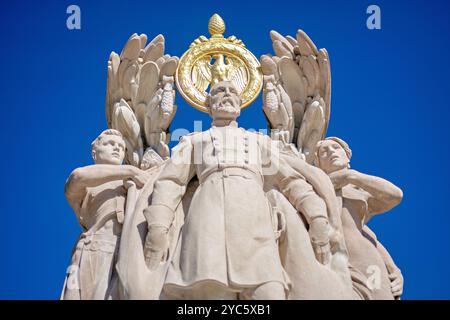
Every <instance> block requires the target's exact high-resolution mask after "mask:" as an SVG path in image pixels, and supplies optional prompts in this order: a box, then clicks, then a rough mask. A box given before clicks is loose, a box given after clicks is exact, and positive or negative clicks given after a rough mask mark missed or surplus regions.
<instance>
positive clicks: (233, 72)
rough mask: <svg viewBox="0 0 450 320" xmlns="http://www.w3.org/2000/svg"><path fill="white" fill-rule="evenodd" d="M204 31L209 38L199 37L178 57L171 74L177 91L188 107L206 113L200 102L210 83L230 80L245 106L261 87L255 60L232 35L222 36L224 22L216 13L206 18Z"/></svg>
mask: <svg viewBox="0 0 450 320" xmlns="http://www.w3.org/2000/svg"><path fill="white" fill-rule="evenodd" d="M208 31H209V33H210V34H211V38H210V39H208V38H206V37H204V36H200V37H199V38H197V39H196V40H195V41H194V42H192V44H191V45H190V46H189V49H188V50H187V51H186V52H185V53H184V54H183V56H182V57H181V58H180V61H179V63H178V68H177V71H176V74H175V82H176V84H177V87H178V91H179V92H180V94H181V95H182V96H183V98H184V99H185V100H186V101H187V102H188V103H189V104H190V105H191V106H193V107H195V108H197V109H198V110H200V111H203V112H207V111H208V110H207V109H206V108H205V106H204V103H205V99H206V95H207V93H208V90H209V88H210V86H212V85H214V84H215V83H217V82H220V81H224V80H228V81H232V82H233V83H234V85H235V86H236V88H237V90H238V93H239V95H240V97H241V99H242V105H241V108H245V107H247V106H248V105H249V104H250V103H252V102H253V101H254V100H255V99H256V97H257V96H258V94H259V92H260V91H261V88H262V82H263V81H262V80H263V77H262V72H261V66H260V64H259V61H258V59H256V57H255V56H254V55H253V54H252V53H251V52H250V51H249V50H248V49H246V48H245V45H244V43H243V42H242V41H241V40H239V39H237V38H236V37H235V36H231V37H228V38H224V36H223V33H224V32H225V23H224V21H223V20H222V18H221V17H220V16H219V15H218V14H214V15H213V16H212V17H211V18H210V19H209V24H208Z"/></svg>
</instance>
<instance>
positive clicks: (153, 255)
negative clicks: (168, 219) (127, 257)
mask: <svg viewBox="0 0 450 320" xmlns="http://www.w3.org/2000/svg"><path fill="white" fill-rule="evenodd" d="M168 249H169V234H168V229H167V228H166V227H163V226H150V227H149V230H148V233H147V237H146V239H145V245H144V258H145V264H146V265H147V267H148V268H149V269H150V270H155V269H156V268H157V267H158V266H159V264H160V263H161V262H162V261H164V260H165V259H166V257H167V252H168Z"/></svg>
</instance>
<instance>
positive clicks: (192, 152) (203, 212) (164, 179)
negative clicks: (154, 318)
mask: <svg viewBox="0 0 450 320" xmlns="http://www.w3.org/2000/svg"><path fill="white" fill-rule="evenodd" d="M205 106H206V107H207V108H208V110H209V113H210V115H211V117H212V118H213V122H212V127H211V128H210V129H209V130H207V131H204V132H198V133H193V134H190V135H188V136H185V137H183V138H182V139H181V140H180V142H179V144H178V145H177V146H176V147H175V148H174V149H173V153H172V157H171V159H170V160H169V161H168V163H167V164H166V166H165V168H164V169H163V171H162V173H161V175H160V177H159V178H158V180H157V182H156V183H155V187H154V191H153V195H152V198H151V206H150V207H148V208H147V209H146V210H145V212H144V215H145V217H146V219H147V222H148V227H149V232H148V235H147V238H146V243H145V249H144V251H145V258H146V263H147V265H148V266H149V268H150V269H155V268H157V267H158V265H160V263H162V261H164V260H165V258H164V257H166V256H168V252H167V251H168V247H169V236H168V230H169V228H170V226H171V224H172V223H173V219H174V212H175V210H176V208H177V207H178V205H179V204H180V202H181V200H182V197H183V195H184V193H185V192H186V188H187V185H188V183H189V181H190V180H191V179H192V178H193V177H194V176H195V175H196V176H197V177H198V179H199V187H198V189H197V190H196V192H195V194H194V195H193V198H192V201H191V204H190V207H189V211H188V213H187V215H186V218H185V222H184V225H183V227H182V230H181V234H180V238H179V239H178V245H177V247H176V249H175V252H173V253H171V254H170V256H173V258H172V259H171V261H169V263H170V264H169V268H168V272H167V275H166V279H165V285H164V289H163V290H164V295H165V296H166V297H167V298H170V299H174V298H175V299H285V298H286V292H287V290H288V289H289V280H288V278H287V276H286V274H285V272H284V270H283V267H282V265H281V262H280V257H279V252H278V245H277V240H276V235H275V230H276V229H277V227H278V222H277V221H276V217H275V215H274V214H272V209H271V207H270V205H269V202H268V200H267V198H266V195H265V192H264V189H263V185H264V181H265V178H266V179H268V178H269V177H270V179H273V181H274V182H275V184H276V185H277V186H278V188H279V189H280V190H281V192H283V193H284V194H285V196H286V197H287V198H288V199H289V200H290V201H291V203H293V205H294V206H295V207H296V209H297V210H298V211H301V212H302V213H304V215H305V217H306V220H307V221H308V224H309V235H310V238H311V242H312V245H313V248H314V251H315V253H316V257H317V259H318V260H319V261H320V262H322V263H323V264H327V263H328V262H329V261H330V257H331V253H330V240H329V239H330V237H331V238H333V237H334V236H333V235H331V236H330V234H332V233H331V232H330V230H331V228H330V224H329V221H328V216H327V205H326V202H325V201H324V200H323V199H322V198H321V197H319V196H318V195H317V194H316V193H315V191H314V189H313V187H312V186H311V184H309V183H308V182H307V180H309V179H307V178H305V175H304V174H302V170H303V171H305V168H306V170H308V174H307V175H308V176H312V175H316V177H315V180H316V181H319V180H320V179H321V176H320V175H321V174H323V172H321V170H319V169H316V168H313V167H312V166H309V165H307V164H306V163H305V162H304V161H303V162H302V163H301V164H299V160H298V158H296V159H295V161H290V160H289V159H287V158H289V153H285V152H283V150H281V149H282V148H281V147H280V146H279V145H278V142H275V141H273V140H272V139H271V138H270V137H268V136H264V135H262V134H257V133H253V132H250V131H247V130H245V129H243V128H239V127H238V125H237V123H236V121H235V120H236V118H237V117H238V116H239V114H240V109H241V108H240V107H241V98H240V97H239V95H238V92H237V89H236V88H235V86H234V85H233V83H232V82H229V81H221V82H218V83H216V84H214V85H213V86H212V88H211V91H210V94H209V95H208V96H207V99H206V102H205ZM280 150H281V151H280ZM291 157H292V155H291ZM288 163H289V164H288ZM292 163H296V164H298V165H296V164H294V165H293V164H292ZM299 167H301V168H300V169H299ZM302 168H303V169H302ZM323 176H324V177H325V178H326V180H325V181H329V180H327V179H328V178H327V177H326V175H325V174H323ZM330 186H331V183H330ZM326 187H328V185H326ZM330 190H331V191H332V192H333V195H334V190H332V186H331V187H330ZM322 191H323V190H322ZM323 193H324V192H321V194H323Z"/></svg>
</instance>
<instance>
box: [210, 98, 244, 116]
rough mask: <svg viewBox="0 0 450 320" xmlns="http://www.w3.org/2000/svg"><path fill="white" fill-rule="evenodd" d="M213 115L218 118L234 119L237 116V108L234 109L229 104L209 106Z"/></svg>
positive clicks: (238, 112)
mask: <svg viewBox="0 0 450 320" xmlns="http://www.w3.org/2000/svg"><path fill="white" fill-rule="evenodd" d="M211 111H212V112H213V114H216V115H218V116H220V117H221V118H222V117H223V118H236V117H238V116H239V114H240V111H241V110H239V108H236V107H235V106H234V105H233V104H232V103H231V102H228V101H225V102H219V103H217V104H213V105H212V106H211Z"/></svg>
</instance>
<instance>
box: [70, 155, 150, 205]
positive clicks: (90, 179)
mask: <svg viewBox="0 0 450 320" xmlns="http://www.w3.org/2000/svg"><path fill="white" fill-rule="evenodd" d="M124 179H133V181H134V182H135V183H136V184H137V185H138V187H141V186H142V185H143V184H144V183H145V178H144V177H143V171H142V170H140V169H138V168H136V167H133V166H129V165H119V166H118V165H112V164H94V165H90V166H86V167H82V168H77V169H75V170H74V171H72V173H71V174H70V176H69V178H68V179H67V182H66V184H65V186H64V193H65V195H66V198H67V200H68V201H69V203H70V205H71V206H72V208H73V209H74V210H75V211H76V212H77V210H78V209H79V206H80V205H81V203H80V201H81V200H82V199H83V198H84V195H85V194H86V188H90V187H96V186H99V185H102V184H104V183H106V182H109V181H114V180H124ZM80 199H81V200H80Z"/></svg>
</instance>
